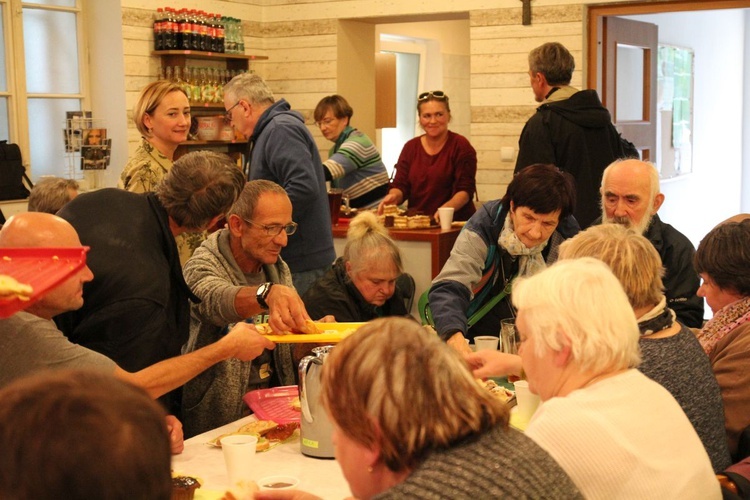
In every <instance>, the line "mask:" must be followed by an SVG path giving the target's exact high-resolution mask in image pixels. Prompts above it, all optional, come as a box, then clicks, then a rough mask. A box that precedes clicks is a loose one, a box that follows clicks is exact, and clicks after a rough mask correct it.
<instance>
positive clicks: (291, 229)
mask: <svg viewBox="0 0 750 500" xmlns="http://www.w3.org/2000/svg"><path fill="white" fill-rule="evenodd" d="M238 217H239V216H238ZM240 219H242V220H244V221H245V222H246V223H248V224H251V225H253V226H257V227H260V228H262V229H263V230H264V231H265V232H266V234H267V235H268V236H278V235H279V234H281V231H284V232H285V233H286V235H287V236H291V235H293V234H294V233H296V232H297V223H296V222H290V223H289V224H285V225H281V224H271V225H266V224H258V223H257V222H253V221H251V220H247V219H245V218H244V217H240Z"/></svg>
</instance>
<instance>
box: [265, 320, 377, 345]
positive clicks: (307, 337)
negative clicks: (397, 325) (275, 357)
mask: <svg viewBox="0 0 750 500" xmlns="http://www.w3.org/2000/svg"><path fill="white" fill-rule="evenodd" d="M362 325H364V323H322V322H314V321H308V322H307V325H305V331H304V332H303V331H291V332H275V331H273V330H271V327H270V325H268V323H260V324H257V325H255V328H257V330H258V332H259V333H260V334H261V335H265V336H266V337H267V338H268V340H270V341H271V342H276V343H277V344H336V343H338V342H341V341H342V340H344V339H345V338H346V337H347V336H349V335H351V334H352V333H354V332H355V331H356V330H357V328H359V327H360V326H362Z"/></svg>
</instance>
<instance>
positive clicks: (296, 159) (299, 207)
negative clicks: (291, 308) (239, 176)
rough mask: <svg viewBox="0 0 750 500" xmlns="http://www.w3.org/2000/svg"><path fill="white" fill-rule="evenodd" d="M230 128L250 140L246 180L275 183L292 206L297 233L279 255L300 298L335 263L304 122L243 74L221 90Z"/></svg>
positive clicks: (321, 181)
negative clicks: (264, 180) (262, 180)
mask: <svg viewBox="0 0 750 500" xmlns="http://www.w3.org/2000/svg"><path fill="white" fill-rule="evenodd" d="M224 107H225V108H226V110H227V119H228V120H229V121H231V123H232V126H233V127H234V128H235V129H237V130H239V132H240V133H241V134H242V135H244V136H245V137H247V138H248V140H249V147H248V154H247V161H248V167H249V170H248V180H255V179H266V180H269V181H273V182H275V183H276V184H279V185H280V186H281V187H283V188H284V190H285V191H286V192H287V194H288V195H289V199H290V200H291V201H292V210H293V211H292V219H293V220H294V222H296V223H297V224H299V230H298V231H297V233H296V234H295V236H294V238H293V239H290V240H289V243H288V245H287V246H286V248H284V249H283V250H282V252H281V256H282V257H283V259H284V261H286V263H287V264H288V265H289V268H290V269H291V271H292V280H293V281H294V287H295V288H296V289H297V292H299V294H300V295H301V294H303V293H304V292H305V290H307V289H308V288H309V286H310V285H311V284H312V283H313V282H314V281H315V280H316V279H317V278H318V277H320V276H322V275H323V274H325V272H326V271H327V270H328V268H329V267H330V266H331V263H332V262H333V261H334V259H335V258H336V252H335V251H334V249H333V232H332V230H331V218H330V212H329V209H328V194H327V193H326V187H325V177H324V175H323V169H322V168H321V165H322V164H323V162H322V161H321V159H320V153H319V152H318V146H317V145H316V144H315V140H314V139H313V137H312V135H311V134H310V131H309V130H308V129H307V127H306V126H305V120H304V118H303V117H302V115H300V114H299V113H298V112H296V111H292V110H291V107H290V106H289V103H288V102H286V100H284V99H280V100H279V101H276V99H275V98H274V96H273V93H272V92H271V90H270V89H269V88H268V86H267V85H266V82H264V81H263V79H262V78H261V77H260V76H258V75H255V74H250V73H244V74H242V75H238V76H236V77H234V78H232V81H230V82H229V83H228V84H227V85H226V86H225V87H224Z"/></svg>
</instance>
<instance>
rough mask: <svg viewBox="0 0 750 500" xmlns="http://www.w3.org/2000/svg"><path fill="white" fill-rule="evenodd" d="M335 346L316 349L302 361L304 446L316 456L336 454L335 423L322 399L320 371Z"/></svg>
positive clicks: (301, 394) (311, 454)
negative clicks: (332, 423)
mask: <svg viewBox="0 0 750 500" xmlns="http://www.w3.org/2000/svg"><path fill="white" fill-rule="evenodd" d="M333 347H334V346H332V345H328V346H323V347H316V348H314V349H313V355H311V356H305V357H304V358H302V361H300V364H299V401H300V406H302V419H301V425H300V437H301V439H300V443H301V444H300V447H301V449H302V453H303V454H305V455H307V456H310V457H316V458H334V454H333V442H332V440H331V435H332V434H333V426H332V425H331V421H330V420H329V418H328V415H327V414H326V411H325V409H324V408H323V405H322V404H321V402H320V391H321V387H320V375H321V373H322V371H323V363H324V362H325V359H326V356H328V353H330V352H331V350H332V349H333Z"/></svg>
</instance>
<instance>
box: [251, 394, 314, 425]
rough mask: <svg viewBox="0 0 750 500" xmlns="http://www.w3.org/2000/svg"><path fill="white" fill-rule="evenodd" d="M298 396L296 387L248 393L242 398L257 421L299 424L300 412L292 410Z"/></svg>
mask: <svg viewBox="0 0 750 500" xmlns="http://www.w3.org/2000/svg"><path fill="white" fill-rule="evenodd" d="M297 396H299V389H298V388H297V386H296V385H286V386H283V387H272V388H270V389H258V390H257V391H250V392H248V393H247V394H245V397H244V398H242V399H243V400H244V401H245V403H246V404H247V406H249V407H250V409H251V410H253V413H255V416H256V417H258V420H273V421H274V422H276V423H277V424H291V423H292V422H297V423H299V421H300V412H298V411H296V410H294V409H293V408H292V401H293V400H294V399H295V398H296V397H297Z"/></svg>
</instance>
